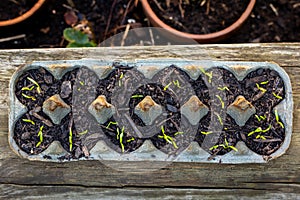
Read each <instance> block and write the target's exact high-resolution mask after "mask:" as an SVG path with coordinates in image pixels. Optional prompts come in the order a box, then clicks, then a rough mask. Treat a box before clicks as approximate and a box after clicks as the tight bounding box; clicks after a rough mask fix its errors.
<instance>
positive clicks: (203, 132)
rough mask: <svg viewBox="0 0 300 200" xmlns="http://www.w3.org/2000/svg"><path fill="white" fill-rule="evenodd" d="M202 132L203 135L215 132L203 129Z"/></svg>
mask: <svg viewBox="0 0 300 200" xmlns="http://www.w3.org/2000/svg"><path fill="white" fill-rule="evenodd" d="M200 133H201V134H203V135H209V134H211V133H213V132H212V131H201V132H200Z"/></svg>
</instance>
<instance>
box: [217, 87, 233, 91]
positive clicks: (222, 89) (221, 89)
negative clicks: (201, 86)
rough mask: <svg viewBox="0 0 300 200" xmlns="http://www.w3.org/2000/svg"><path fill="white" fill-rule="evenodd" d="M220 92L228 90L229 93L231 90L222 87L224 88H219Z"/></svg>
mask: <svg viewBox="0 0 300 200" xmlns="http://www.w3.org/2000/svg"><path fill="white" fill-rule="evenodd" d="M218 90H220V91H224V90H226V91H228V92H229V91H230V90H229V88H228V87H226V86H225V87H222V88H221V87H218Z"/></svg>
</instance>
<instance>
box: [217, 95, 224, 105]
mask: <svg viewBox="0 0 300 200" xmlns="http://www.w3.org/2000/svg"><path fill="white" fill-rule="evenodd" d="M216 97H217V98H218V99H219V100H220V102H221V105H222V108H224V107H225V103H224V101H223V99H222V98H221V97H220V95H216Z"/></svg>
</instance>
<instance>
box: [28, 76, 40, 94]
mask: <svg viewBox="0 0 300 200" xmlns="http://www.w3.org/2000/svg"><path fill="white" fill-rule="evenodd" d="M27 79H28V80H29V81H30V82H32V83H33V84H34V85H36V91H37V92H38V93H39V94H41V92H42V90H41V87H40V85H39V84H38V83H37V82H36V81H35V80H33V79H32V78H30V77H27Z"/></svg>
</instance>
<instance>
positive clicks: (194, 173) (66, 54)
mask: <svg viewBox="0 0 300 200" xmlns="http://www.w3.org/2000/svg"><path fill="white" fill-rule="evenodd" d="M168 56H171V57H181V56H182V57H183V58H189V59H214V60H225V61H274V62H276V63H278V64H279V65H280V66H282V67H283V68H284V69H285V70H286V71H287V73H288V74H289V75H290V78H291V81H292V87H293V95H294V97H293V98H294V111H293V114H294V115H293V116H294V118H293V135H292V142H291V144H290V147H289V149H288V151H287V152H286V154H284V155H283V156H281V157H279V158H277V159H275V160H272V161H270V162H269V163H267V164H238V165H228V164H201V163H172V164H171V165H169V166H167V167H165V168H162V169H160V170H156V171H152V172H148V173H145V172H144V173H141V172H136V171H135V166H136V165H137V164H138V165H144V167H145V169H147V163H126V165H124V168H128V169H127V171H129V172H122V171H116V170H113V169H111V168H109V167H107V166H106V165H103V164H102V163H101V162H99V161H78V162H68V163H51V162H37V161H28V160H26V159H22V158H19V157H18V156H17V155H16V154H15V153H13V152H12V150H11V149H10V147H9V144H8V139H7V136H8V101H9V97H8V84H9V80H10V77H11V75H12V74H13V72H14V71H15V70H16V68H17V67H19V66H22V65H25V64H29V63H31V62H32V61H46V60H73V59H87V58H90V59H104V58H107V57H111V58H119V59H123V60H128V61H130V60H134V59H146V58H155V59H159V58H166V57H168ZM299 76H300V43H279V44H276V43H274V44H234V45H229V44H218V45H199V46H164V47H127V48H121V47H120V48H86V49H82V48H79V49H28V50H1V51H0V91H1V95H0V197H2V198H4V199H7V198H8V197H11V198H12V197H13V198H14V199H15V198H21V197H28V198H37V199H52V198H57V197H62V196H64V197H68V198H73V199H101V198H113V199H123V198H125V197H126V198H130V199H144V198H146V199H151V198H153V199H158V198H159V199H162V198H167V199H180V198H181V199H186V198H195V199H203V198H211V199H216V198H217V199H232V198H233V197H237V198H242V197H248V198H257V199H262V198H274V199H278V198H282V199H288V198H292V199H296V198H297V197H298V198H299V196H300V156H299V155H300V108H299V100H300V84H299V82H300V77H299ZM298 81H299V82H298ZM291 112H292V111H291ZM116 164H120V163H116Z"/></svg>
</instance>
